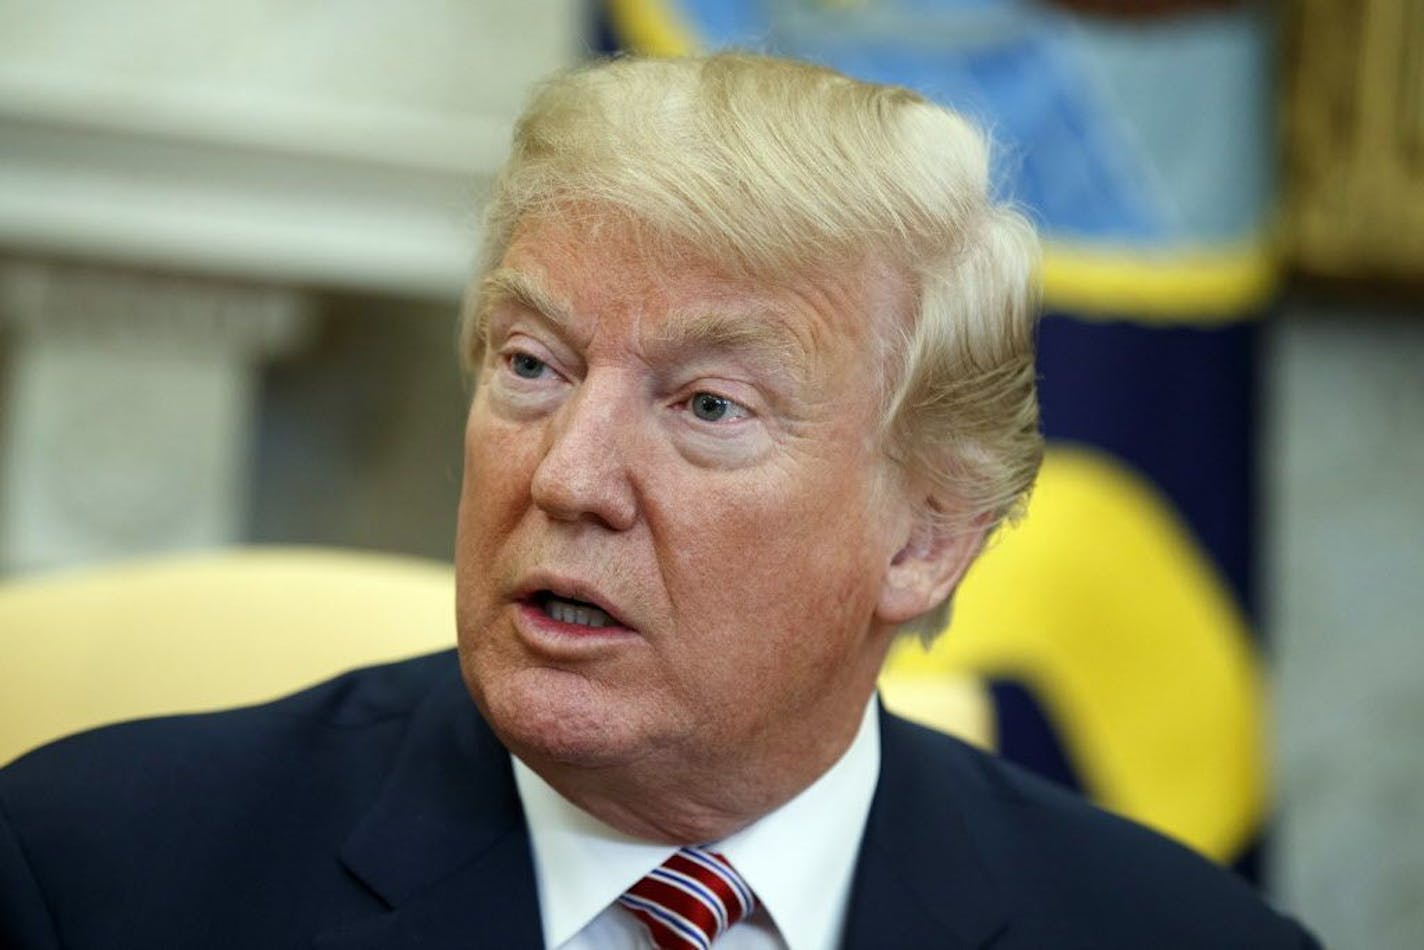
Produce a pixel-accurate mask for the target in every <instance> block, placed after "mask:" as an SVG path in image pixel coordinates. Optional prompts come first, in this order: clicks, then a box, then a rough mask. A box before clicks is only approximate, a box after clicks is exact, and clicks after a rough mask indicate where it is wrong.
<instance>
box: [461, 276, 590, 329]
mask: <svg viewBox="0 0 1424 950" xmlns="http://www.w3.org/2000/svg"><path fill="white" fill-rule="evenodd" d="M480 300H481V302H480V310H479V323H478V325H477V326H476V328H475V329H476V334H477V336H478V338H479V339H481V340H483V339H484V338H485V334H486V332H487V331H488V329H489V314H490V310H491V309H493V308H494V307H495V306H497V305H498V304H501V303H506V302H513V303H516V304H519V305H520V306H522V307H525V308H527V309H529V310H533V311H534V312H535V313H538V314H540V315H541V316H543V317H544V318H545V319H546V320H548V321H549V322H550V323H552V324H554V325H555V326H557V327H559V328H560V329H567V328H568V327H569V326H570V325H572V323H573V307H571V306H569V304H568V302H567V301H564V300H560V299H559V298H558V297H555V296H554V295H553V294H552V293H550V292H549V290H548V289H547V288H546V287H545V286H544V284H543V282H542V281H541V280H539V279H538V278H537V277H535V276H534V275H532V274H529V273H527V272H525V271H521V270H515V269H514V268H512V267H501V268H498V269H496V270H494V271H492V272H491V273H490V274H489V275H488V276H486V277H485V279H484V280H482V281H480Z"/></svg>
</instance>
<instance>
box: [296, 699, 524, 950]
mask: <svg viewBox="0 0 1424 950" xmlns="http://www.w3.org/2000/svg"><path fill="white" fill-rule="evenodd" d="M341 859H342V861H343V863H344V864H345V865H346V867H347V869H348V870H349V871H350V872H351V873H352V874H353V875H355V876H356V877H357V878H358V879H359V880H360V881H362V883H364V884H365V885H366V886H367V887H368V888H370V890H371V891H372V892H374V893H375V894H376V895H377V896H378V897H379V898H380V899H381V900H382V901H383V902H384V903H385V904H386V906H387V907H388V908H389V910H387V911H386V912H383V913H380V914H377V915H376V916H373V917H371V918H368V919H366V920H360V921H355V922H352V923H351V924H349V925H347V926H343V927H342V928H339V929H338V930H335V931H333V932H330V933H328V934H324V935H322V936H321V937H320V938H318V940H317V941H316V945H317V946H319V947H324V948H330V950H338V948H339V950H358V948H371V950H374V948H377V947H379V948H388V950H398V948H403V947H414V946H421V947H426V948H430V947H444V946H451V947H457V946H458V947H483V946H501V947H503V946H521V947H537V946H540V945H542V943H543V936H542V933H541V930H540V923H539V908H538V898H537V896H536V893H535V886H536V885H535V879H534V869H533V859H532V857H531V855H530V850H529V838H528V833H527V831H526V829H525V825H524V814H523V809H522V807H521V806H520V803H519V794H518V792H517V790H516V788H515V786H514V778H513V774H512V772H511V769H510V763H509V755H508V753H507V752H506V751H505V750H504V748H503V746H501V745H500V744H499V742H498V740H496V739H495V737H494V735H493V734H492V733H491V732H490V730H489V727H488V726H486V725H485V723H484V721H483V720H482V719H481V718H480V716H479V713H478V711H477V710H476V709H475V707H474V704H473V703H472V702H471V701H470V698H469V695H468V693H466V691H465V688H464V685H463V684H462V683H461V682H460V679H459V677H458V675H455V674H453V673H452V674H451V675H450V676H449V678H448V679H447V680H445V681H442V682H441V683H440V685H439V686H438V687H437V688H436V689H434V690H433V691H432V692H431V695H430V697H429V698H428V699H427V700H426V701H425V702H424V704H422V706H421V707H420V709H419V710H417V712H416V714H415V716H414V717H413V718H412V720H411V725H410V728H409V730H408V732H407V735H406V739H405V741H404V743H403V744H402V747H401V749H400V751H399V753H398V754H397V757H396V760H395V763H394V766H393V769H392V772H391V775H390V777H389V778H388V779H387V782H386V784H385V786H384V788H383V789H382V792H381V794H380V797H379V798H378V799H377V801H376V804H375V805H374V806H373V807H372V809H371V810H370V811H369V812H368V813H367V815H366V817H365V818H364V819H363V820H362V821H361V823H360V824H359V825H357V827H356V829H355V831H354V832H353V833H352V835H351V836H350V838H348V839H347V842H346V845H345V847H344V848H343V849H342V852H341Z"/></svg>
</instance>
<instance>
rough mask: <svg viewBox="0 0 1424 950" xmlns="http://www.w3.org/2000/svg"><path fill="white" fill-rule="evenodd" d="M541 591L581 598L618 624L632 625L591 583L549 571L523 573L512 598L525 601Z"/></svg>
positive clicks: (622, 625) (568, 598)
mask: <svg viewBox="0 0 1424 950" xmlns="http://www.w3.org/2000/svg"><path fill="white" fill-rule="evenodd" d="M541 591H548V592H549V593H551V594H553V595H554V596H555V597H558V598H560V599H562V600H581V601H583V602H584V603H587V604H593V605H594V606H595V607H597V608H598V609H599V610H602V611H603V612H604V613H606V614H608V617H609V619H610V620H612V621H613V623H615V624H617V625H618V626H620V627H629V628H630V629H631V628H632V626H633V625H632V624H630V623H629V622H628V621H627V620H625V619H624V615H623V613H622V611H621V610H620V609H619V608H618V606H617V605H616V604H614V603H613V601H612V600H611V599H610V598H609V597H608V596H607V595H605V594H603V593H602V592H600V591H599V590H598V589H597V588H596V587H594V586H593V585H592V584H590V583H588V582H586V581H582V580H578V579H576V578H571V577H565V576H562V575H559V574H555V573H552V572H549V571H542V570H541V571H534V572H531V573H529V574H527V575H525V576H524V577H523V578H522V579H521V580H520V582H519V584H518V585H517V586H516V587H515V589H514V599H515V600H520V601H527V600H529V599H530V598H532V597H533V596H534V595H535V594H537V593H539V592H541Z"/></svg>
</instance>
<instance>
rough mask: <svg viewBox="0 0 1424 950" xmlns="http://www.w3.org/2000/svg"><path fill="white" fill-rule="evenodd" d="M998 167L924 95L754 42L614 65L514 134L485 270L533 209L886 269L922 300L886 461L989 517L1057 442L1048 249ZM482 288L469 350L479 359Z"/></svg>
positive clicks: (966, 513)
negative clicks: (1048, 375)
mask: <svg viewBox="0 0 1424 950" xmlns="http://www.w3.org/2000/svg"><path fill="white" fill-rule="evenodd" d="M988 175H989V172H988V154H987V146H986V143H985V140H984V138H983V136H982V135H980V134H979V133H978V132H977V131H976V130H975V129H974V128H973V127H972V126H971V125H970V124H969V123H968V122H967V121H965V120H964V119H963V118H962V117H961V116H959V115H957V114H955V113H954V112H951V111H949V110H947V109H944V108H941V107H939V106H936V105H934V104H932V103H930V102H928V101H926V100H925V99H924V98H923V97H922V96H920V95H918V94H916V93H914V92H911V91H910V90H908V89H903V88H899V87H895V86H885V85H876V84H872V83H864V82H859V81H856V80H853V79H850V78H849V77H846V76H843V75H841V74H839V73H836V72H834V71H832V70H829V69H825V68H822V67H819V66H813V65H810V64H807V63H801V62H795V61H789V60H781V59H771V58H767V57H763V56H755V55H750V54H744V53H722V54H717V55H712V56H707V57H689V58H683V59H663V60H658V59H636V58H624V59H616V60H612V61H605V62H601V63H597V64H595V65H592V66H587V67H583V68H580V69H576V70H573V71H570V72H567V73H563V74H560V75H558V76H556V77H554V78H553V79H552V80H550V81H549V82H547V83H546V84H544V85H543V86H542V87H540V88H539V89H538V90H537V91H536V93H535V95H534V97H533V99H532V100H531V102H530V104H529V106H528V108H527V109H526V111H525V113H524V115H523V116H522V117H521V119H520V120H519V122H518V124H517V125H516V127H515V133H514V144H513V149H512V152H511V155H510V158H509V161H508V163H507V164H506V165H505V167H504V169H503V171H502V172H501V174H500V176H499V178H498V180H497V182H496V184H495V188H494V192H493V195H492V197H491V201H490V203H489V206H488V208H487V211H486V217H485V244H484V251H483V262H484V265H483V269H484V270H485V271H488V270H490V269H491V268H493V267H494V266H495V265H497V263H498V262H499V260H500V259H501V258H502V257H503V255H504V252H505V250H506V248H507V247H508V244H509V242H510V240H511V235H512V233H513V231H514V228H515V225H516V224H517V222H518V221H519V220H520V219H521V218H523V217H525V216H526V215H535V214H540V213H546V212H551V211H561V212H565V213H566V212H568V210H569V209H570V208H575V207H577V208H595V209H605V212H606V210H608V209H616V210H617V211H619V212H621V213H624V214H627V215H629V216H631V217H632V218H634V219H635V220H637V221H638V222H640V223H641V224H644V225H646V226H647V227H648V228H649V229H650V230H651V232H652V233H655V234H660V235H665V236H667V237H669V238H673V239H677V240H680V241H683V242H686V243H687V244H690V245H691V246H693V247H696V248H698V250H699V252H701V253H704V254H705V255H706V256H707V257H708V258H710V259H711V260H712V261H714V262H716V263H717V264H719V265H721V266H723V267H725V268H727V269H728V270H729V271H730V272H734V273H744V274H750V275H770V274H776V273H778V272H781V273H784V272H787V271H788V270H789V271H791V272H796V273H804V272H806V271H808V270H814V269H815V268H817V267H833V266H841V265H845V264H850V263H853V262H857V261H865V260H867V259H876V260H881V261H885V262H888V263H889V264H890V265H891V267H892V268H893V269H894V270H895V271H896V272H897V273H899V274H900V275H903V277H904V278H905V279H906V280H907V281H908V283H909V286H910V287H911V288H912V289H913V291H914V296H915V302H916V304H917V306H916V312H914V313H912V314H907V315H903V316H904V319H902V320H899V321H887V322H888V323H894V324H895V328H894V330H895V331H898V332H900V333H901V334H902V336H903V339H901V340H897V341H893V342H894V344H895V345H893V346H892V347H890V349H889V352H890V353H891V354H892V359H898V364H897V365H892V366H891V367H890V368H889V369H890V371H889V372H887V374H886V379H887V380H888V381H889V382H888V384H887V386H886V391H885V393H884V397H885V403H886V408H885V417H884V418H885V424H886V427H887V433H886V434H887V436H888V438H887V440H886V445H887V452H888V453H889V455H890V457H891V458H892V459H894V460H895V461H896V462H897V463H898V464H899V465H900V466H901V467H902V468H903V470H904V471H905V473H906V474H907V475H908V476H910V477H912V478H914V479H916V483H917V486H918V485H923V488H924V497H927V498H929V499H930V500H931V507H932V509H933V510H934V512H935V514H936V516H937V517H939V518H941V519H944V520H946V521H950V522H952V523H953V524H954V526H956V527H963V526H965V525H969V524H972V523H977V524H984V523H987V524H988V525H989V526H990V527H991V528H992V526H993V525H995V524H997V523H998V522H999V521H1000V520H1002V519H1003V518H1005V517H1006V516H1010V515H1012V514H1014V513H1015V512H1016V511H1017V510H1018V508H1019V507H1020V506H1021V504H1022V500H1023V499H1024V497H1025V496H1026V493H1027V492H1028V489H1029V487H1030V485H1031V484H1032V482H1033V479H1034V476H1035V474H1036V472H1037V470H1038V465H1039V460H1040V458H1041V455H1042V439H1041V437H1040V435H1039V432H1038V403H1037V396H1036V393H1035V379H1034V368H1033V327H1034V320H1035V317H1036V311H1037V299H1036V289H1035V288H1036V281H1035V278H1034V270H1035V265H1036V261H1037V253H1038V250H1037V248H1038V246H1037V241H1036V239H1035V237H1034V233H1033V229H1032V227H1031V226H1030V225H1029V224H1028V223H1027V222H1026V221H1025V219H1024V218H1023V217H1022V216H1021V215H1020V214H1018V213H1017V212H1015V211H1013V210H1012V209H1010V208H1007V207H1005V206H1003V205H999V204H995V203H994V201H993V200H992V199H991V197H990V194H989V181H988ZM475 286H476V287H478V283H476V285H475ZM476 296H477V294H476V293H472V294H471V299H469V300H467V302H466V307H465V315H464V325H463V333H464V338H463V344H464V345H463V346H462V351H463V352H464V353H465V354H467V356H468V357H469V358H470V359H472V360H473V361H474V362H475V364H476V365H477V364H478V360H479V358H480V355H481V346H482V341H481V340H479V339H478V338H477V337H478V322H479V321H478V308H479V301H478V300H477V299H474V298H475V297H476Z"/></svg>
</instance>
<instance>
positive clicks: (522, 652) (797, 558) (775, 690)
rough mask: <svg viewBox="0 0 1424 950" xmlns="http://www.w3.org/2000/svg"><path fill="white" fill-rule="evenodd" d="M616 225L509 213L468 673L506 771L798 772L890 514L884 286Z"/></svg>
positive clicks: (840, 715) (885, 559)
mask: <svg viewBox="0 0 1424 950" xmlns="http://www.w3.org/2000/svg"><path fill="white" fill-rule="evenodd" d="M633 228H634V226H633V225H630V224H627V223H619V222H617V221H616V220H614V219H604V220H602V221H601V222H598V221H587V220H583V221H581V222H580V223H570V222H567V221H561V220H553V219H542V220H541V219H530V220H526V221H524V222H523V224H522V225H521V227H519V228H518V229H517V230H516V233H515V237H514V240H513V241H512V243H511V245H510V248H509V250H508V252H507V254H506V255H505V257H504V260H503V261H502V263H501V265H500V267H499V269H498V270H497V271H496V272H495V274H494V275H493V276H492V277H491V278H490V280H489V281H487V283H486V292H487V294H488V300H489V306H488V308H487V314H488V325H487V335H486V338H487V341H488V343H487V351H486V357H485V361H484V364H483V370H482V372H481V375H480V381H479V388H478V391H477V393H476V395H475V399H474V402H473V405H472V406H471V409H470V415H469V422H468V425H467V428H466V434H465V480H464V489H463V494H462V498H461V503H460V519H459V536H458V553H457V569H458V577H459V596H458V623H459V635H460V653H461V663H462V667H463V670H464V674H465V678H466V680H467V682H468V683H469V685H470V689H471V692H472V694H473V695H474V696H475V698H476V700H477V702H478V703H479V704H480V706H481V707H482V709H483V710H484V711H485V714H486V716H487V718H488V719H489V720H490V722H491V724H492V725H493V726H494V728H495V729H496V731H497V732H498V733H499V734H500V736H501V738H502V739H503V740H504V741H505V742H506V743H507V744H508V745H509V746H510V747H511V748H512V749H514V751H516V752H517V753H519V754H520V755H521V756H522V757H524V758H525V759H526V761H529V760H530V759H531V758H532V759H533V760H535V761H548V762H556V763H560V764H562V765H573V766H583V767H603V766H619V765H626V764H630V763H634V762H637V761H639V760H644V761H646V762H657V763H664V764H669V765H676V764H685V763H691V762H696V763H699V764H704V765H705V764H707V763H709V762H715V761H719V760H721V761H725V762H727V763H736V762H738V761H744V760H745V759H746V757H757V756H761V757H764V758H766V757H769V758H770V759H771V760H777V759H778V758H781V759H784V758H785V757H787V756H792V757H795V756H811V757H818V758H822V759H823V758H825V754H826V750H825V748H824V745H825V744H826V743H831V744H838V746H839V747H843V746H844V743H845V742H846V741H848V739H849V736H850V734H851V733H853V731H854V728H855V726H856V724H857V723H858V721H859V717H860V713H861V710H862V709H863V708H864V702H865V701H866V699H867V698H868V695H869V692H870V690H871V689H872V688H873V683H874V679H875V676H876V673H877V671H878V668H879V665H880V662H881V660H882V658H883V655H884V651H885V648H886V645H887V643H888V639H889V631H890V625H888V624H885V623H881V622H879V621H878V620H877V619H876V609H877V598H878V596H879V593H880V589H881V584H882V580H883V578H884V575H885V571H886V567H887V565H888V564H889V562H890V560H891V558H892V557H893V556H894V554H895V551H896V547H897V540H896V539H897V538H898V539H899V541H900V542H903V540H904V531H905V527H906V525H907V523H908V522H907V520H906V519H907V515H905V513H904V510H903V509H904V506H903V505H901V504H898V502H896V499H898V498H899V493H898V491H897V490H895V489H894V488H892V487H890V486H891V485H892V484H893V482H892V479H890V478H888V477H886V475H885V470H884V463H883V461H882V458H883V453H882V451H881V445H880V442H879V439H878V436H877V433H878V431H879V427H878V422H879V414H880V400H879V396H878V393H879V392H880V389H879V385H880V383H881V380H880V379H879V373H880V372H881V369H882V365H883V360H882V357H881V356H880V352H881V347H880V345H879V343H878V340H879V339H880V337H881V336H882V335H883V334H880V333H878V332H877V329H876V326H877V323H876V321H885V320H889V319H892V318H891V316H890V314H891V313H893V312H896V311H895V309H894V308H902V307H903V301H902V300H901V299H900V297H899V294H900V290H899V284H898V282H896V281H893V280H891V279H889V278H888V277H883V276H881V275H879V274H877V273H875V272H872V271H871V270H870V269H869V268H860V269H843V270H842V271H840V272H839V273H836V274H832V275H825V274H823V275H819V276H818V277H816V278H814V279H813V278H801V277H796V278H791V277H788V278H787V279H785V280H784V281H779V282H777V283H775V284H770V283H767V282H764V281H762V282H753V281H749V280H746V279H733V278H730V277H727V276H725V275H723V274H720V273H718V272H717V271H716V270H715V269H714V268H713V267H711V266H710V265H709V264H707V263H705V262H703V261H702V260H700V259H699V258H698V257H696V256H695V255H693V254H691V253H690V251H689V253H687V254H682V253H677V252H678V251H680V250H684V249H680V248H676V247H673V248H668V247H666V245H663V246H662V249H661V250H660V251H659V252H658V253H657V255H656V256H649V255H648V254H647V253H646V252H645V251H644V250H643V249H642V247H643V246H640V245H639V244H638V242H637V241H636V240H635V232H634V230H633ZM880 326H882V327H883V326H884V324H880ZM882 483H883V484H882Z"/></svg>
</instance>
